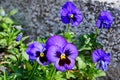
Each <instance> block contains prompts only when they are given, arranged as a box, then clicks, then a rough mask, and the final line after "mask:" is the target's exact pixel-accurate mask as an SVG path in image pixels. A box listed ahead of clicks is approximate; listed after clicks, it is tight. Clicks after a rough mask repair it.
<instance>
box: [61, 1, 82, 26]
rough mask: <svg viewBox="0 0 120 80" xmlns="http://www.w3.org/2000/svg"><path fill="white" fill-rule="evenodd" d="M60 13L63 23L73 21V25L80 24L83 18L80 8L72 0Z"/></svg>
mask: <svg viewBox="0 0 120 80" xmlns="http://www.w3.org/2000/svg"><path fill="white" fill-rule="evenodd" d="M60 15H61V19H62V22H63V23H65V24H69V23H71V24H72V26H78V25H79V24H80V23H81V21H82V19H83V18H82V14H81V12H80V10H79V9H78V8H77V7H76V6H75V5H74V4H73V3H72V2H70V1H68V2H66V3H65V4H64V5H63V6H62V9H61V10H60Z"/></svg>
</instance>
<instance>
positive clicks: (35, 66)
mask: <svg viewBox="0 0 120 80" xmlns="http://www.w3.org/2000/svg"><path fill="white" fill-rule="evenodd" d="M37 68H38V63H37V62H35V64H34V67H33V70H32V72H31V74H30V77H29V79H28V80H31V79H32V77H33V74H34V72H35V71H36V69H37Z"/></svg>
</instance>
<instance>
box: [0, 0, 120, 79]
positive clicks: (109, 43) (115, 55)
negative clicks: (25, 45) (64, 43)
mask: <svg viewBox="0 0 120 80" xmlns="http://www.w3.org/2000/svg"><path fill="white" fill-rule="evenodd" d="M66 1H67V0H0V7H3V8H4V9H5V10H6V13H7V12H9V11H11V10H12V9H17V10H18V13H17V14H16V15H15V16H12V17H13V18H14V19H16V20H17V21H18V22H20V23H21V24H22V25H23V28H24V30H25V35H27V36H30V38H29V39H28V41H27V42H29V41H33V40H36V38H37V37H41V38H44V37H46V36H47V35H50V34H55V33H57V32H62V31H64V30H65V29H66V25H65V24H63V23H62V21H61V19H60V14H59V12H60V9H61V7H62V5H63V4H64V3H65V2H66ZM69 1H72V2H74V3H75V5H76V6H77V7H78V8H79V9H80V11H81V12H82V14H83V22H82V23H81V24H80V26H79V27H74V28H72V31H73V32H75V33H76V36H79V35H82V34H87V33H90V32H94V31H95V28H96V20H97V17H98V15H99V13H100V12H101V11H103V10H108V11H110V12H111V13H112V15H113V16H114V22H113V24H112V26H111V28H110V29H109V30H107V29H101V30H100V31H99V36H98V39H97V40H98V41H99V42H101V43H102V45H103V46H104V47H103V49H104V50H105V51H106V52H108V53H110V54H111V64H110V66H109V69H108V71H106V73H107V76H106V77H102V78H99V80H120V0H69Z"/></svg>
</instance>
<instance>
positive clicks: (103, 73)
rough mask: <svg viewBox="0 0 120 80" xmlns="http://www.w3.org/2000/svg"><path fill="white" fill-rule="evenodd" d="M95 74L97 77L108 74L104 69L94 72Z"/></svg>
mask: <svg viewBox="0 0 120 80" xmlns="http://www.w3.org/2000/svg"><path fill="white" fill-rule="evenodd" d="M94 76H95V77H96V78H97V77H101V76H106V73H105V72H104V71H102V70H97V71H96V74H94Z"/></svg>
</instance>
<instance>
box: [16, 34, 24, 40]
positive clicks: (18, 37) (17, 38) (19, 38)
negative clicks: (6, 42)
mask: <svg viewBox="0 0 120 80" xmlns="http://www.w3.org/2000/svg"><path fill="white" fill-rule="evenodd" d="M22 36H23V33H20V34H18V36H17V37H16V41H20V40H21V39H22Z"/></svg>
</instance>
